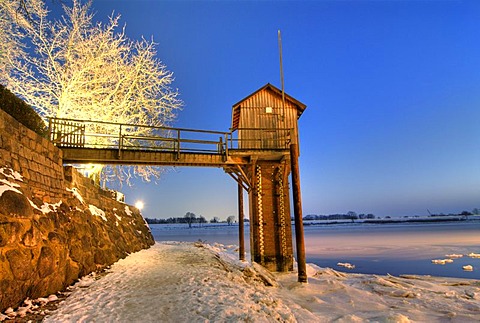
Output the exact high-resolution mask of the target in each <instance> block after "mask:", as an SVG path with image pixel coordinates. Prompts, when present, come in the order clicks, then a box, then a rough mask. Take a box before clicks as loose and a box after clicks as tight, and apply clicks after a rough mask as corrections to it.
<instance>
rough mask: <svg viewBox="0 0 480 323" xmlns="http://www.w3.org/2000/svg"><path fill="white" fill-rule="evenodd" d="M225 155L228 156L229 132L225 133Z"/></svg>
mask: <svg viewBox="0 0 480 323" xmlns="http://www.w3.org/2000/svg"><path fill="white" fill-rule="evenodd" d="M225 157H226V158H228V133H225Z"/></svg>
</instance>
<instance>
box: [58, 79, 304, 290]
mask: <svg viewBox="0 0 480 323" xmlns="http://www.w3.org/2000/svg"><path fill="white" fill-rule="evenodd" d="M304 109H305V105H304V104H303V103H301V102H299V101H297V100H295V99H294V98H292V97H290V96H288V95H286V94H284V93H282V92H281V91H280V90H278V89H277V88H276V87H274V86H273V85H271V84H267V85H265V86H264V87H262V88H260V89H259V90H257V91H256V92H254V93H253V94H251V95H249V96H248V97H246V98H245V99H243V100H242V101H240V102H238V103H237V104H235V105H233V109H232V127H231V130H230V131H229V132H220V131H208V130H195V129H182V128H169V127H155V126H144V125H138V124H120V123H113V122H99V121H86V120H75V119H59V118H52V119H50V123H49V135H50V140H51V141H52V142H54V143H55V145H57V147H59V148H60V149H61V150H62V152H63V161H64V163H71V164H82V163H100V164H122V165H158V166H193V167H218V168H223V169H224V170H225V172H226V173H228V174H229V175H230V176H231V177H233V178H234V179H235V180H236V181H237V183H238V187H239V191H238V198H239V203H238V206H239V230H240V232H239V234H240V257H241V258H242V257H244V247H243V190H246V191H247V192H248V194H249V211H250V239H251V254H252V260H254V261H256V262H258V263H260V264H262V265H263V266H265V267H266V268H268V269H270V270H273V271H289V270H293V246H292V229H291V216H290V193H289V192H290V188H289V184H288V175H289V174H290V172H291V171H292V181H293V196H294V209H295V228H296V239H297V240H296V242H297V253H298V254H297V258H298V259H297V260H298V263H299V266H298V268H299V281H306V279H307V276H306V269H305V247H304V244H303V224H302V215H301V198H300V184H299V176H298V124H297V120H298V118H299V117H300V115H301V114H302V112H303V110H304Z"/></svg>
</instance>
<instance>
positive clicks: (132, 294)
mask: <svg viewBox="0 0 480 323" xmlns="http://www.w3.org/2000/svg"><path fill="white" fill-rule="evenodd" d="M236 250H237V248H236V246H224V245H221V244H215V245H205V244H202V243H194V244H192V243H179V242H163V243H156V244H155V245H154V246H152V247H151V248H150V249H147V250H142V251H140V252H137V253H134V254H131V255H129V256H128V257H127V258H125V259H122V260H119V261H118V262H117V263H115V264H114V265H112V267H111V268H110V269H109V270H108V274H107V275H105V276H103V277H101V278H100V279H98V280H95V279H92V278H87V280H86V284H83V286H82V284H81V282H79V283H77V285H76V287H74V288H73V289H72V294H71V296H70V297H68V298H67V299H66V300H65V301H64V302H62V303H61V304H60V306H59V308H58V310H56V311H55V312H53V313H52V314H51V316H48V317H46V318H45V322H65V321H68V322H74V321H84V322H88V321H98V322H104V321H112V322H113V321H115V322H132V321H140V320H141V321H143V322H158V321H164V322H239V321H241V322H245V321H248V322H276V321H278V322H331V321H335V322H410V321H414V322H438V321H452V320H454V321H456V322H471V321H475V320H478V315H479V313H480V303H479V302H478V301H479V299H480V286H479V284H478V282H477V281H475V280H468V279H459V278H446V277H438V278H437V277H431V276H416V275H405V276H401V277H394V276H379V275H364V274H349V273H341V272H337V271H335V270H333V269H330V268H320V267H318V266H316V265H312V264H308V265H307V272H308V274H309V278H308V284H302V283H298V282H297V274H296V273H275V274H272V273H268V272H267V273H265V274H264V273H263V271H265V270H264V269H263V270H262V271H258V270H257V268H259V266H258V265H254V264H251V263H249V262H241V261H239V260H237V257H238V254H236ZM263 275H267V276H265V277H263ZM266 279H267V280H270V281H272V282H273V283H274V284H273V286H272V287H267V286H265V284H264V282H265V280H266Z"/></svg>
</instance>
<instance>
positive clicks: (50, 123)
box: [48, 118, 53, 142]
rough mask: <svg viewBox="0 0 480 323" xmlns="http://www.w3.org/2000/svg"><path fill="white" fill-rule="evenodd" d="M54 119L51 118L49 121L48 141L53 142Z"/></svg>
mask: <svg viewBox="0 0 480 323" xmlns="http://www.w3.org/2000/svg"><path fill="white" fill-rule="evenodd" d="M52 119H53V118H49V119H48V139H49V140H50V141H51V142H53V136H52Z"/></svg>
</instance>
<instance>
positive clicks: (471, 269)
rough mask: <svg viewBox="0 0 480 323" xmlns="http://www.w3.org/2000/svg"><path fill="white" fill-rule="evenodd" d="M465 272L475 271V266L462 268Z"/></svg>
mask: <svg viewBox="0 0 480 323" xmlns="http://www.w3.org/2000/svg"><path fill="white" fill-rule="evenodd" d="M462 269H463V270H465V271H473V266H472V265H466V266H463V267H462Z"/></svg>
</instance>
